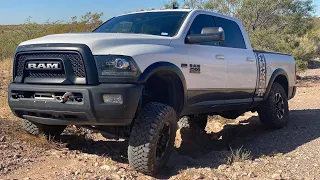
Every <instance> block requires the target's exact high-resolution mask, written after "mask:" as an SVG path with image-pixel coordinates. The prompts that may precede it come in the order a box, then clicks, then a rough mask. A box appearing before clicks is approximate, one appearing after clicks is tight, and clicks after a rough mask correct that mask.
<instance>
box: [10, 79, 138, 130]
mask: <svg viewBox="0 0 320 180" xmlns="http://www.w3.org/2000/svg"><path fill="white" fill-rule="evenodd" d="M142 89H143V85H140V84H100V85H96V86H79V85H63V86H55V85H31V84H16V83H11V84H10V85H9V96H8V101H9V106H10V108H11V110H12V112H13V113H14V114H15V115H16V116H18V117H21V118H24V119H27V120H30V121H33V122H36V123H40V124H48V125H71V124H74V125H115V126H124V125H129V124H130V123H131V122H132V120H133V118H134V116H135V113H136V109H137V106H138V103H139V99H140V96H141V93H142ZM16 92H37V93H42V92H45V93H56V92H72V93H78V94H82V96H83V101H82V102H81V103H79V102H77V103H74V102H66V103H61V102H59V101H57V100H50V99H49V100H42V99H41V100H39V99H34V98H32V97H28V98H25V97H22V98H16V96H15V95H14V94H15V93H16ZM103 94H120V95H122V99H123V103H122V104H107V103H105V102H104V101H103Z"/></svg>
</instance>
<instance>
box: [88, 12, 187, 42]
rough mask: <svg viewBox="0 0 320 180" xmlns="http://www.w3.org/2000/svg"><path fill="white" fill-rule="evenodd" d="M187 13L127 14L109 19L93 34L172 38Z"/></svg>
mask: <svg viewBox="0 0 320 180" xmlns="http://www.w3.org/2000/svg"><path fill="white" fill-rule="evenodd" d="M187 15H188V12H182V11H176V12H146V13H136V14H128V15H123V16H119V17H115V18H112V19H110V20H109V21H107V22H105V23H104V24H102V25H101V26H100V27H98V28H97V29H96V30H94V31H93V32H100V33H133V34H150V35H157V36H170V37H172V36H174V35H176V34H177V32H178V30H179V29H180V26H181V24H182V22H183V21H184V19H185V17H186V16H187Z"/></svg>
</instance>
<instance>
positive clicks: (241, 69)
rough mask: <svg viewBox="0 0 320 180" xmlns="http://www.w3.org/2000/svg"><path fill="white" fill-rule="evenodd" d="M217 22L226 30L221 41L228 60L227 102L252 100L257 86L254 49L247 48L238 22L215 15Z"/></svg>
mask: <svg viewBox="0 0 320 180" xmlns="http://www.w3.org/2000/svg"><path fill="white" fill-rule="evenodd" d="M214 20H215V23H216V25H217V26H218V27H222V28H223V30H224V32H225V41H224V42H222V43H220V46H221V47H223V49H224V51H223V52H224V56H225V60H226V62H227V99H226V103H227V104H229V103H246V102H251V101H252V97H253V94H254V91H255V88H256V80H257V65H256V59H255V55H254V53H253V51H252V49H247V48H246V45H245V41H244V38H243V35H242V33H241V30H240V28H239V26H238V24H237V23H236V22H235V21H232V20H229V19H225V18H221V17H215V18H214Z"/></svg>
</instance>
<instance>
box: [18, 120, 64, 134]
mask: <svg viewBox="0 0 320 180" xmlns="http://www.w3.org/2000/svg"><path fill="white" fill-rule="evenodd" d="M22 127H23V129H24V130H25V131H26V132H27V133H29V134H31V135H34V136H38V135H40V134H45V135H46V136H52V137H58V136H60V135H61V133H62V132H63V131H64V129H65V128H66V127H67V126H65V125H44V124H38V123H34V122H31V121H28V120H26V119H23V120H22Z"/></svg>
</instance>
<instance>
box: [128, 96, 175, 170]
mask: <svg viewBox="0 0 320 180" xmlns="http://www.w3.org/2000/svg"><path fill="white" fill-rule="evenodd" d="M177 121H178V117H177V114H176V112H175V110H174V109H173V108H172V107H171V106H168V105H165V104H160V103H156V102H152V103H149V104H147V105H146V106H145V107H144V108H143V109H142V111H141V113H140V115H139V116H138V118H137V119H136V122H135V123H134V125H133V127H132V131H131V135H130V139H129V147H128V159H129V164H130V166H131V167H132V168H133V169H134V170H136V171H139V172H142V173H144V174H148V175H153V174H156V173H157V172H158V171H159V170H160V169H161V168H162V167H163V166H164V165H165V164H166V163H167V161H168V159H169V157H170V153H171V151H172V148H173V146H174V140H175V136H176V131H177Z"/></svg>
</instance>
